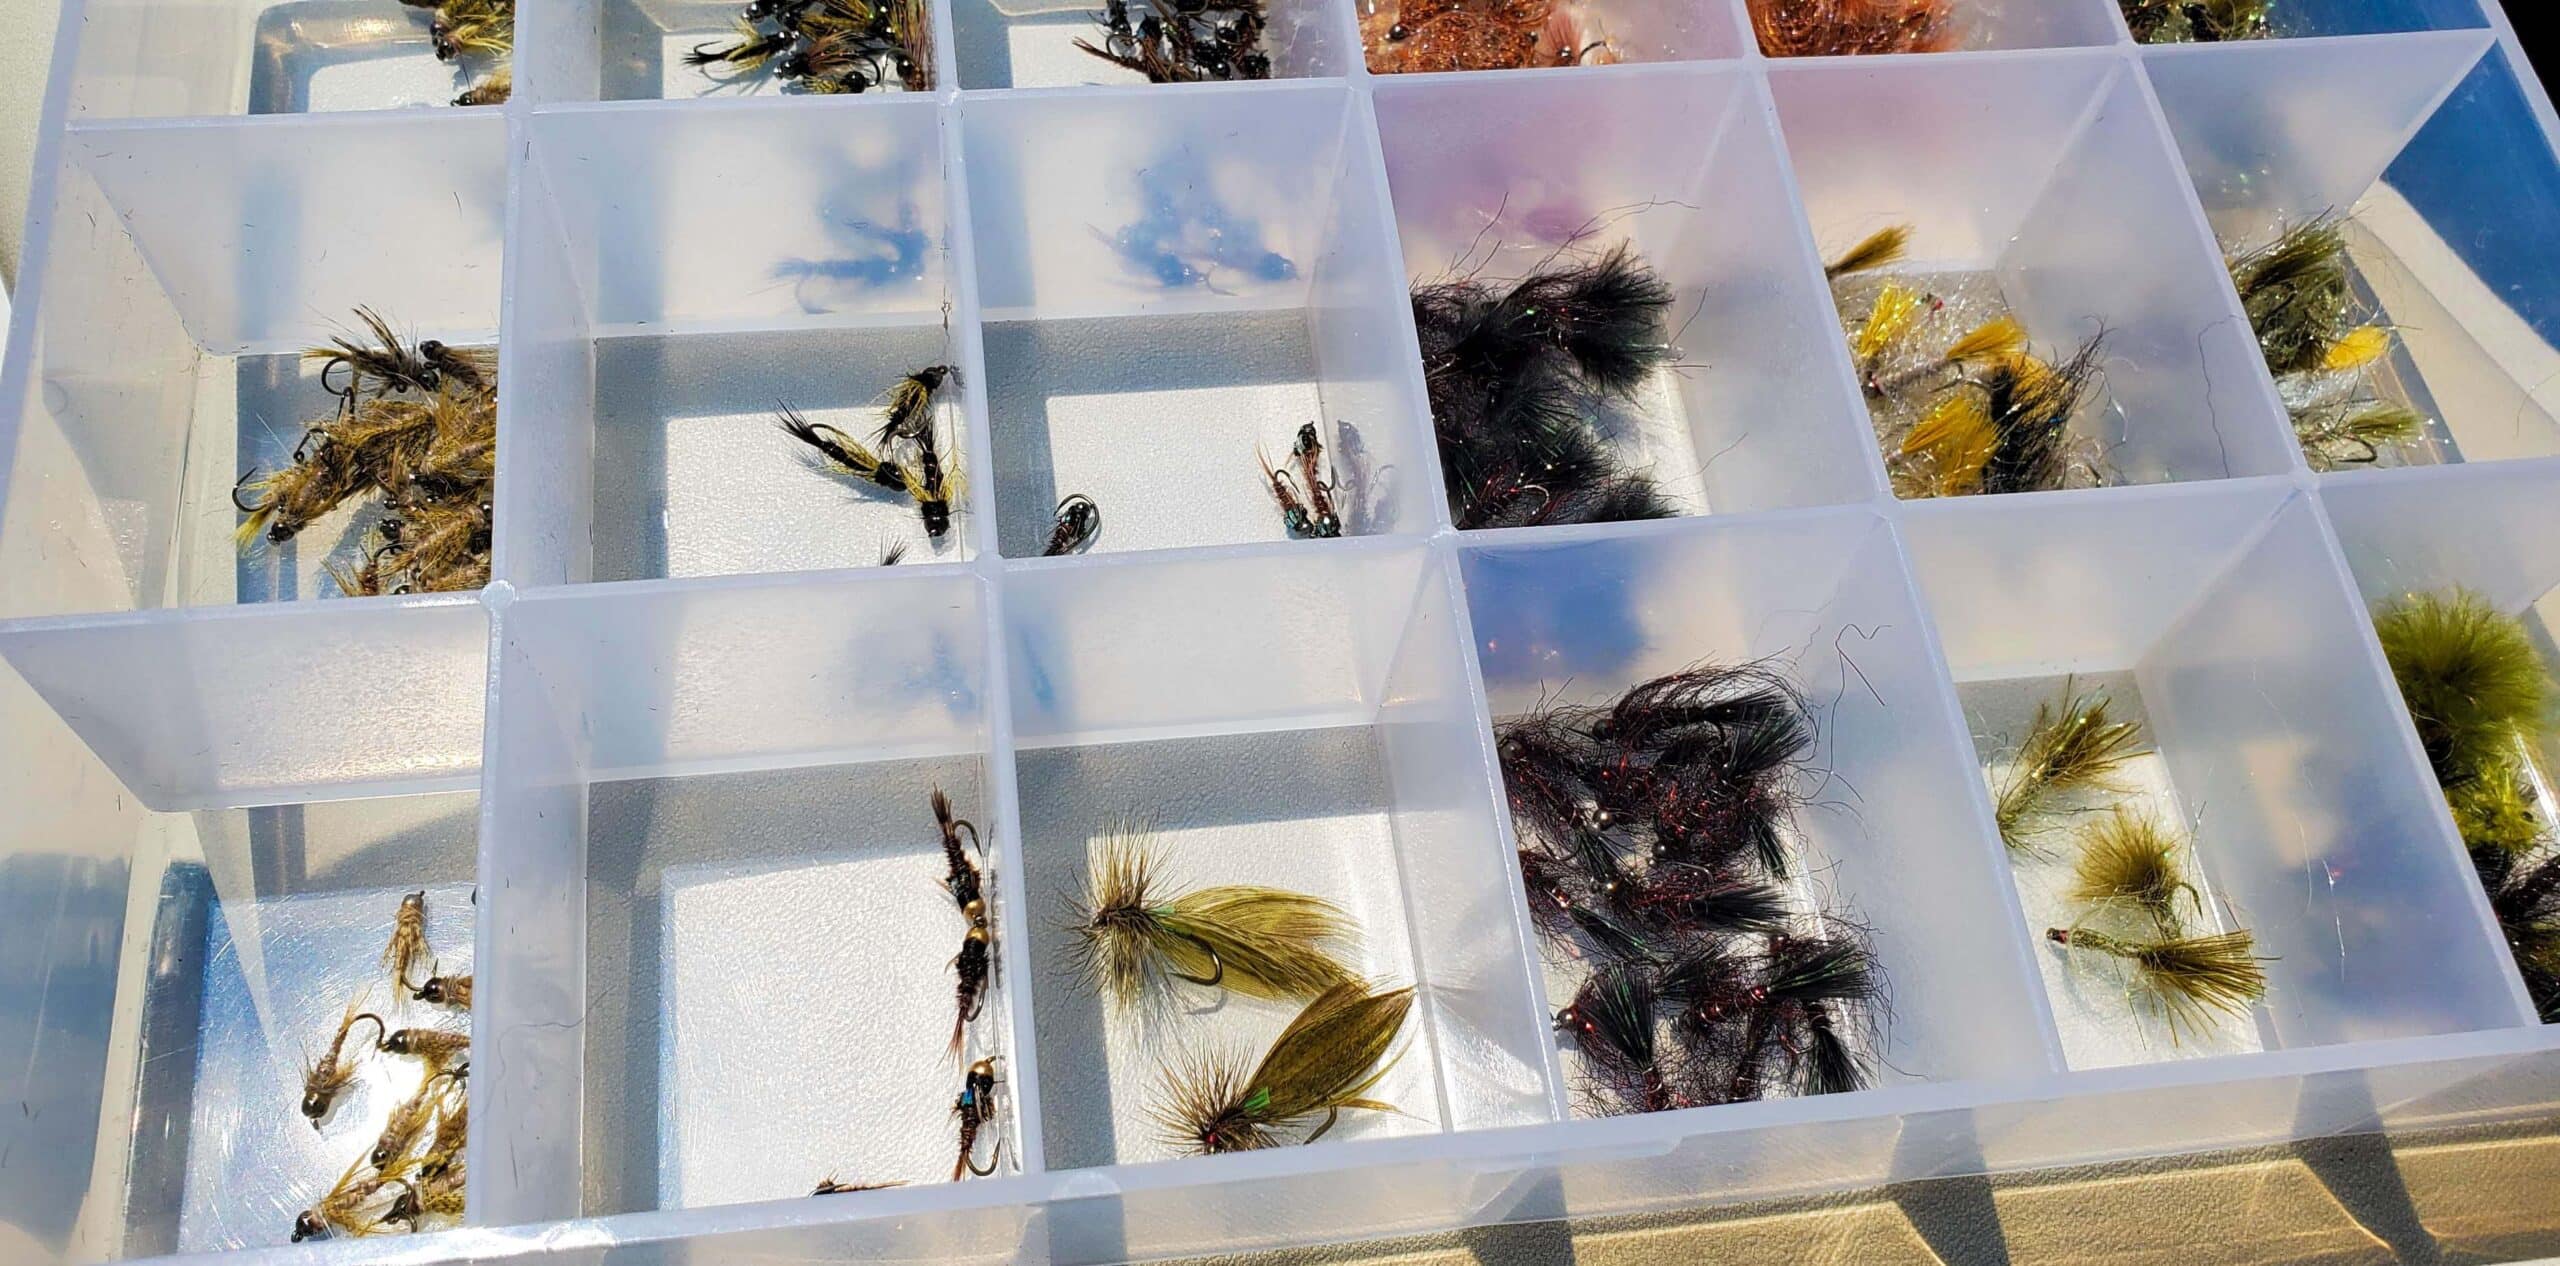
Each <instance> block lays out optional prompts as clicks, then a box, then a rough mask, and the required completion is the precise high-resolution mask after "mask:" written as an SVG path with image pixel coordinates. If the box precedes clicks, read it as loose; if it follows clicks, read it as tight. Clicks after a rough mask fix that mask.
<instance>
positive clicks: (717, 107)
mask: <svg viewBox="0 0 2560 1266" xmlns="http://www.w3.org/2000/svg"><path fill="white" fill-rule="evenodd" d="M846 109H847V107H846V106H845V105H844V104H843V103H836V102H825V101H814V100H812V101H799V100H793V101H755V102H741V103H722V104H713V105H698V106H695V107H690V108H683V109H676V108H673V107H667V106H657V105H614V106H593V105H590V106H584V107H571V108H562V109H556V110H548V111H543V112H540V113H537V114H534V115H532V116H530V118H529V119H528V120H527V121H526V131H527V133H528V144H527V145H526V146H525V147H523V151H522V152H523V154H524V156H525V157H524V162H525V175H524V177H523V180H522V189H523V191H524V193H525V195H526V205H525V206H524V207H523V208H521V210H520V211H519V217H518V225H519V229H520V231H521V232H523V233H524V234H525V236H524V237H522V238H521V239H520V246H519V252H518V253H519V260H518V264H517V268H518V272H517V277H516V286H515V291H514V302H515V308H516V310H515V316H514V320H515V321H516V323H517V324H516V332H517V334H518V337H519V341H520V343H521V344H522V345H523V347H524V350H525V351H526V353H527V354H526V355H524V356H523V357H522V358H521V362H520V363H517V364H511V365H510V366H508V372H507V373H506V374H505V375H503V377H502V381H501V391H502V393H503V399H502V402H501V408H502V412H503V413H504V416H505V420H506V427H505V429H506V431H507V432H508V436H507V443H508V445H509V448H508V451H507V452H506V453H505V454H504V457H505V459H506V460H503V461H502V462H501V463H500V465H501V469H502V470H505V471H507V472H508V473H507V474H506V475H505V476H502V478H504V479H505V480H506V484H505V491H504V492H503V493H502V495H501V498H500V501H501V506H502V513H501V515H500V516H499V517H500V531H501V533H502V535H503V537H504V539H503V540H502V542H501V545H500V553H501V555H502V557H501V559H500V568H501V575H503V576H504V577H506V578H507V579H509V580H511V581H513V582H514V583H517V584H523V585H538V584H551V583H560V582H564V581H566V582H577V581H584V580H590V579H593V580H628V579H644V578H649V577H657V576H692V575H718V574H731V573H739V572H755V571H791V570H800V569H807V568H823V567H845V566H868V565H873V564H877V563H878V562H880V561H881V560H882V558H884V557H886V556H887V554H888V552H889V551H891V550H893V549H903V550H904V551H905V552H906V553H907V555H908V556H909V558H910V559H911V560H914V561H928V560H931V561H945V560H952V559H961V558H966V557H968V555H969V552H970V544H969V542H970V538H971V536H972V532H971V530H970V526H969V522H968V520H969V518H970V517H971V516H970V515H969V514H968V513H966V511H967V509H968V505H969V501H968V499H967V497H966V495H965V494H966V489H967V488H968V486H969V485H970V484H971V483H972V482H975V481H972V480H971V479H970V478H969V477H968V475H969V467H970V466H971V465H972V463H973V462H975V461H976V457H975V455H976V453H978V452H980V451H982V450H978V449H975V448H973V447H971V446H969V445H967V444H964V443H961V442H960V441H961V440H963V439H965V438H966V435H967V428H966V426H965V425H964V424H963V419H964V413H963V409H962V407H961V403H960V402H961V400H962V399H963V398H964V397H966V396H967V395H968V394H970V393H971V392H973V391H975V390H976V388H975V385H974V382H975V379H974V375H972V374H968V373H962V374H960V375H957V381H951V382H947V383H946V384H945V386H944V388H943V391H942V393H941V395H940V400H941V403H940V404H939V405H938V407H937V414H936V421H935V423H934V425H935V427H936V431H937V434H938V435H939V436H940V437H941V438H940V439H939V440H938V441H937V443H938V445H939V453H940V457H941V460H942V462H943V465H944V469H945V472H946V475H947V476H948V477H951V478H954V479H956V481H957V482H958V483H959V484H960V486H961V487H962V488H963V490H964V496H963V498H962V499H961V500H960V501H959V502H958V503H957V505H956V507H955V509H956V511H957V512H956V513H955V514H954V515H953V519H954V522H953V525H952V527H951V528H950V529H949V530H948V531H946V532H945V533H943V534H942V535H940V536H934V535H931V534H930V533H929V528H928V525H927V524H926V523H925V522H924V521H923V520H922V519H921V518H920V516H919V514H918V512H917V507H916V505H915V503H914V502H913V501H912V499H911V498H910V497H909V496H908V495H907V494H906V493H905V492H904V491H902V490H897V489H891V488H887V487H883V486H880V485H878V484H875V483H871V482H866V481H862V480H857V479H853V478H851V477H849V476H846V475H842V474H839V473H833V472H830V471H828V470H825V469H823V468H820V467H818V466H817V465H816V463H814V462H813V460H812V459H813V458H814V456H815V454H814V453H813V452H812V451H811V450H809V449H808V448H807V447H806V446H804V445H802V444H801V443H800V442H799V441H797V440H795V439H793V438H791V437H790V436H789V435H788V434H786V433H785V432H784V431H783V430H782V429H781V427H780V426H778V425H777V424H776V422H775V413H776V411H777V410H778V409H779V408H781V407H782V406H784V405H786V404H787V405H789V406H791V407H793V408H795V409H797V410H799V411H800V412H801V413H802V414H803V415H805V416H806V417H808V418H809V419H810V420H811V421H813V422H818V423H822V424H826V425H831V426H835V427H838V428H840V429H842V430H844V431H846V432H849V433H852V434H854V435H855V436H856V437H857V438H859V439H861V440H862V441H863V442H865V443H871V442H873V441H872V433H873V431H874V430H875V429H876V428H877V426H878V424H879V423H880V421H881V416H882V413H883V411H884V408H885V399H886V393H887V392H888V390H889V388H890V386H891V385H892V384H894V383H896V382H897V381H898V380H899V379H900V378H901V377H902V376H904V375H906V374H908V373H910V372H914V371H917V370H919V369H922V368H923V367H925V366H928V365H939V364H948V363H950V362H951V361H952V360H953V348H952V343H953V340H954V339H955V338H957V337H959V336H960V335H961V334H962V332H963V331H962V330H961V329H959V328H956V327H955V319H954V317H953V315H952V311H953V308H954V307H955V304H954V301H953V297H952V296H953V287H952V282H951V277H950V273H949V271H948V263H947V259H948V253H947V250H946V245H947V243H948V241H949V238H950V236H951V234H950V226H949V223H948V219H947V216H946V208H947V206H948V205H949V204H948V202H947V199H946V192H945V182H944V172H943V164H942V152H941V147H942V139H941V122H940V119H939V117H938V112H937V110H936V108H935V106H934V104H933V103H932V102H931V101H929V100H921V99H919V100H881V101H865V102H860V103H857V104H856V105H855V106H853V107H852V109H853V111H854V113H853V114H852V115H850V116H848V115H847V113H846ZM848 117H850V118H853V119H858V120H859V121H860V122H861V124H862V126H859V127H849V126H847V125H846V123H847V119H848ZM963 319H965V318H963ZM887 455H888V456H890V457H891V459H892V460H902V458H901V457H900V455H898V454H896V453H889V454H887ZM527 470H530V471H531V472H533V473H532V474H531V476H530V477H523V476H521V475H520V474H519V472H524V471H527ZM582 492H583V493H585V494H586V495H584V496H581V495H579V494H580V493H582Z"/></svg>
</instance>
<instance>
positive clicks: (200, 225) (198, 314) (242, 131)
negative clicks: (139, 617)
mask: <svg viewBox="0 0 2560 1266" xmlns="http://www.w3.org/2000/svg"><path fill="white" fill-rule="evenodd" d="M505 135H506V124H505V122H504V121H503V120H502V119H500V118H499V117H497V116H496V115H494V114H490V113H485V112H472V113H468V114H461V115H455V116H444V117H424V116H407V117H391V116H381V115H374V116H336V117H329V118H322V119H304V120H297V121H291V122H286V121H280V120H271V119H255V120H213V121H206V122H200V123H182V124H133V125H118V126H113V127H95V128H81V129H76V130H74V131H73V132H72V133H70V134H69V135H68V136H67V137H66V139H65V142H64V145H63V149H62V160H61V168H60V172H59V175H60V179H59V180H58V181H57V182H56V184H55V197H54V205H53V206H51V207H49V208H46V209H45V210H46V212H47V214H48V215H49V217H50V221H51V226H52V231H51V232H50V233H49V235H48V237H47V250H46V252H45V254H44V255H43V257H41V258H31V259H29V260H28V261H27V264H28V267H29V268H30V270H35V271H41V272H42V273H43V274H44V278H45V281H44V288H45V289H46V290H47V291H49V292H50V293H52V294H53V295H55V296H56V299H55V301H54V302H51V303H46V304H43V305H41V306H38V307H32V308H28V309H25V310H23V311H21V312H20V313H19V314H18V317H17V319H18V320H19V321H21V322H24V323H26V324H27V325H28V326H30V327H32V328H33V330H34V339H33V341H32V342H31V349H32V350H31V352H30V355H29V358H28V359H29V362H30V363H29V364H27V365H24V366H22V367H21V368H20V372H21V373H23V374H24V375H25V377H24V380H23V381H24V382H25V389H26V395H25V396H24V398H23V400H20V401H12V402H11V403H12V404H13V405H15V406H17V407H18V408H19V410H20V413H19V416H18V419H17V421H18V426H17V428H16V431H17V440H16V449H17V453H16V459H15V461H14V462H13V463H12V464H11V466H10V468H9V476H8V477H9V488H8V494H9V504H8V508H7V517H6V519H5V521H4V522H5V526H0V614H5V615H10V616H27V615H52V614H62V613H66V612H80V611H107V610H129V609H135V608H153V607H202V606H210V605H222V604H228V603H233V602H271V601H279V600H291V599H295V598H300V597H309V596H312V595H314V594H318V593H334V592H335V590H336V586H335V584H334V583H333V582H332V581H331V580H330V579H329V577H328V575H327V573H326V565H327V564H328V563H329V562H331V561H333V560H335V561H346V560H349V559H353V558H357V557H360V556H361V553H362V546H361V542H362V537H363V534H364V533H363V528H364V525H365V523H366V522H367V521H368V515H367V513H366V512H359V511H344V510H342V511H340V512H337V513H334V514H331V515H327V516H324V517H322V518H320V519H319V520H317V521H315V522H314V523H313V524H311V525H310V526H309V527H308V528H307V529H305V530H304V531H303V532H302V534H301V535H300V536H298V537H297V538H295V539H294V540H293V541H291V542H289V543H285V544H273V543H269V542H264V541H259V542H255V543H254V547H253V548H251V549H249V550H246V551H244V550H243V549H242V548H241V547H240V546H239V545H237V544H236V543H235V542H234V539H233V533H234V529H235V528H236V527H237V526H238V524H239V522H240V517H241V516H240V513H239V511H238V510H237V509H236V508H235V507H234V504H233V500H232V496H233V489H234V485H235V484H236V483H237V482H238V481H239V480H240V479H241V478H242V477H243V476H245V475H246V474H248V473H249V472H251V471H253V470H264V471H269V472H272V471H274V470H276V469H278V468H279V467H280V466H281V465H282V464H283V463H285V462H286V461H288V460H289V458H290V454H291V452H292V451H293V449H294V447H295V445H296V444H297V443H298V442H299V441H300V439H301V437H302V434H303V431H304V428H305V426H306V425H307V424H308V423H309V422H310V421H311V420H313V419H317V418H324V417H326V416H328V414H329V412H330V410H331V409H332V408H333V407H334V404H335V402H334V401H332V400H331V399H330V398H329V397H328V396H327V395H326V394H324V393H323V392H322V391H321V390H320V388H319V372H318V369H317V367H316V366H311V365H307V364H306V363H304V362H303V360H302V358H301V353H302V350H303V349H304V348H305V347H308V346H311V345H313V344H324V345H325V344H326V343H327V342H328V341H329V340H330V339H331V338H333V337H337V336H341V335H347V334H348V333H349V332H350V330H351V328H355V327H356V326H357V317H356V315H355V310H356V308H357V307H358V306H360V305H370V306H371V307H372V308H374V309H375V310H377V311H379V312H381V313H382V314H383V315H384V316H385V317H386V318H387V319H389V320H390V321H392V322H394V323H395V328H398V329H400V330H402V331H403V332H404V333H408V334H411V335H412V336H415V337H422V338H441V339H443V340H445V341H446V342H448V343H455V344H458V345H466V346H467V345H473V344H479V345H486V344H489V343H491V342H492V341H494V339H495V336H496V333H497V306H498V290H499V281H498V272H499V267H498V260H499V246H500V227H501V216H502V214H503V205H502V204H503V200H504V185H505V167H504V158H503V155H502V153H501V147H502V146H503V145H504V143H505ZM386 234H389V235H396V239H397V241H396V244H392V243H389V242H386V240H385V235H386Z"/></svg>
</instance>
